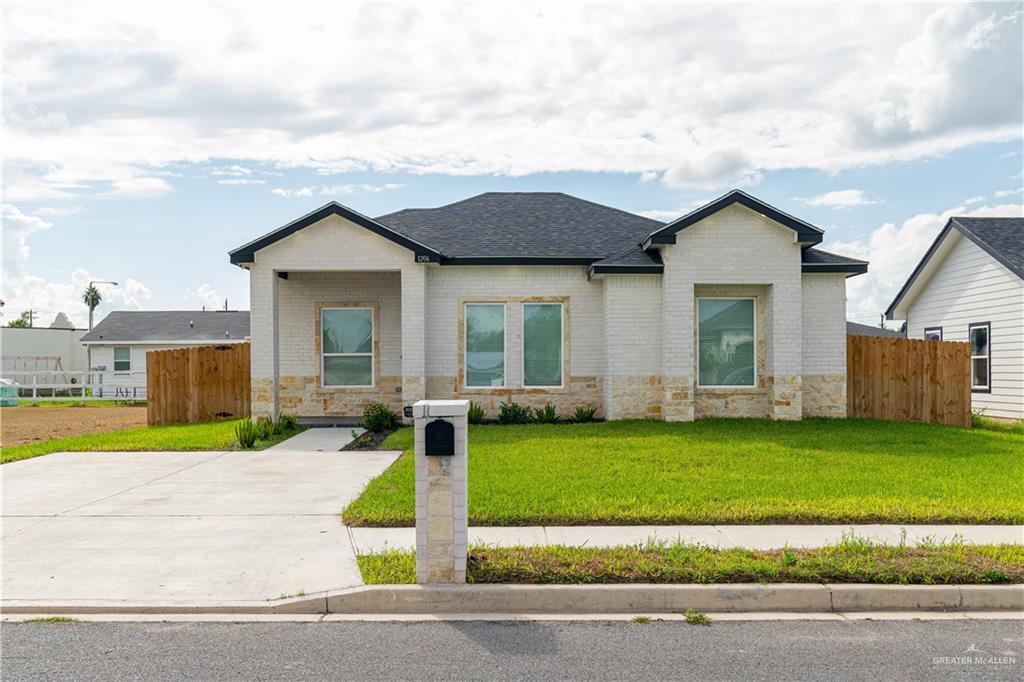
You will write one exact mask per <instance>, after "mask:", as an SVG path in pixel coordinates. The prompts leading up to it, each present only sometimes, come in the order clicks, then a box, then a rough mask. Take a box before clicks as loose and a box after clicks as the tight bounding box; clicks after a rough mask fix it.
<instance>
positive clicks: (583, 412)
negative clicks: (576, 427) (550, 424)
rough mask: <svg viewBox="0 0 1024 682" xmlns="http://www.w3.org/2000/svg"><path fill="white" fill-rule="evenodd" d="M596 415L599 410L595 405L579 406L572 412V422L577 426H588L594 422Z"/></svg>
mask: <svg viewBox="0 0 1024 682" xmlns="http://www.w3.org/2000/svg"><path fill="white" fill-rule="evenodd" d="M596 414H597V408H596V407H594V406H593V405H577V406H576V409H575V410H573V411H572V420H573V421H574V422H576V423H577V424H586V423H587V422H592V421H594V415H596Z"/></svg>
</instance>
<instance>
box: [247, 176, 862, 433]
mask: <svg viewBox="0 0 1024 682" xmlns="http://www.w3.org/2000/svg"><path fill="white" fill-rule="evenodd" d="M822 239H823V233H822V230H820V229H818V228H816V227H814V226H813V225H810V224H808V223H806V222H804V221H802V220H799V219H797V218H794V217H793V216H790V215H788V214H785V213H783V212H781V211H779V210H778V209H775V208H773V207H771V206H769V205H768V204H765V203H764V202H762V201H760V200H758V199H755V198H754V197H751V196H750V195H748V194H745V193H743V192H740V191H733V192H730V193H729V194H727V195H725V196H723V197H721V198H719V199H717V200H715V201H713V202H711V203H709V204H707V205H706V206H703V207H701V208H699V209H697V210H695V211H693V212H691V213H689V214H687V215H685V216H682V217H681V218H679V219H678V220H675V221H672V222H671V223H668V224H665V223H661V222H658V221H654V220H650V219H648V218H644V217H642V216H638V215H634V214H631V213H627V212H625V211H621V210H618V209H615V208H611V207H608V206H602V205H600V204H596V203H593V202H590V201H585V200H582V199H578V198H576V197H571V196H568V195H565V194H562V193H557V192H531V193H503V192H490V193H486V194H482V195H479V196H476V197H471V198H469V199H465V200H463V201H459V202H456V203H453V204H449V205H447V206H441V207H438V208H429V209H406V210H403V211H398V212H396V213H392V214H388V215H385V216H380V217H378V218H369V217H367V216H364V215H362V214H360V213H357V212H356V211H353V210H352V209H350V208H348V207H345V206H342V205H341V204H338V203H336V202H331V203H330V204H327V205H326V206H323V207H321V208H320V209H317V210H315V211H313V212H312V213H309V214H308V215H306V216H303V217H301V218H299V219H297V220H295V221H293V222H292V223H289V224H288V225H285V226H283V227H281V228H278V229H277V230H274V231H272V232H270V233H268V234H266V235H264V236H263V237H260V238H258V239H256V240H254V241H252V242H250V243H249V244H246V245H244V246H241V247H239V248H237V249H235V250H234V251H232V252H231V254H230V256H231V262H232V263H235V264H236V265H239V266H240V267H243V268H245V269H247V270H248V271H249V276H250V304H251V307H252V332H251V336H252V391H253V395H252V405H253V413H254V415H255V416H263V415H277V414H279V413H290V414H295V415H298V416H300V417H336V418H338V419H339V420H340V419H344V418H356V417H358V416H359V415H360V414H361V412H362V410H363V408H364V407H365V405H366V404H367V403H369V402H383V403H386V404H388V405H390V406H391V407H392V408H394V409H399V408H401V407H402V406H404V405H409V404H411V403H413V402H415V401H416V400H420V399H423V398H438V399H446V398H463V399H469V400H472V401H474V402H476V403H478V404H479V405H481V406H482V407H483V408H484V410H485V412H486V413H487V414H488V415H489V416H491V417H494V416H495V415H496V413H497V411H498V409H499V406H500V404H501V403H502V402H507V401H515V402H518V403H519V404H524V405H526V406H529V407H540V406H543V405H545V404H548V403H550V404H552V405H553V406H554V407H555V409H556V410H557V412H558V414H559V415H560V416H561V417H563V418H564V417H567V416H568V415H570V414H571V413H572V411H573V409H574V408H575V407H578V406H584V405H589V406H593V407H595V408H596V409H597V410H598V414H599V415H600V416H604V417H606V418H609V419H623V418H655V419H665V420H673V421H688V420H693V419H698V418H702V417H713V416H731V417H761V418H774V419H800V418H802V417H804V416H831V417H844V416H846V323H845V315H844V311H845V305H846V303H845V294H846V285H845V281H846V278H847V277H849V276H852V275H856V274H860V273H863V272H865V271H866V270H867V263H865V262H863V261H858V260H854V259H850V258H845V257H843V256H838V255H836V254H831V253H828V252H825V251H822V250H820V249H818V248H816V247H815V245H816V244H819V243H820V242H821V241H822Z"/></svg>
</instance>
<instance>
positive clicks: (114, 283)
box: [88, 279, 117, 331]
mask: <svg viewBox="0 0 1024 682" xmlns="http://www.w3.org/2000/svg"><path fill="white" fill-rule="evenodd" d="M93 284H113V285H114V286H115V287H116V286H117V282H108V281H107V280H103V279H92V280H89V287H88V288H89V289H92V285H93ZM94 309H95V307H94V306H92V305H90V306H89V331H92V311H93V310H94Z"/></svg>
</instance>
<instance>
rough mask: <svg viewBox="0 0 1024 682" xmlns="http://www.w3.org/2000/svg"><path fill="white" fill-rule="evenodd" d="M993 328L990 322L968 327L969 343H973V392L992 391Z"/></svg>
mask: <svg viewBox="0 0 1024 682" xmlns="http://www.w3.org/2000/svg"><path fill="white" fill-rule="evenodd" d="M991 336H992V326H991V325H990V324H989V323H988V322H979V323H976V324H972V325H969V326H968V327H967V337H968V341H970V343H971V390H972V391H988V390H989V389H990V382H991V381H992V378H991V376H990V366H991V364H992V339H991Z"/></svg>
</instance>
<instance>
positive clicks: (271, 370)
mask: <svg viewBox="0 0 1024 682" xmlns="http://www.w3.org/2000/svg"><path fill="white" fill-rule="evenodd" d="M277 290H278V277H277V273H275V272H274V271H273V270H272V269H271V268H266V267H261V266H259V265H258V264H254V265H253V266H252V268H251V270H250V272H249V308H250V313H249V325H250V329H249V337H250V344H251V347H250V352H251V364H252V367H251V370H250V376H251V384H252V385H251V391H252V405H251V407H250V410H251V412H252V416H253V418H254V419H255V418H258V417H270V418H272V419H277V417H278V410H279V404H280V403H279V399H278V398H279V396H278V392H279V391H278V383H279V382H278V377H279V376H280V372H279V370H278V347H277V344H278V319H277Z"/></svg>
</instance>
